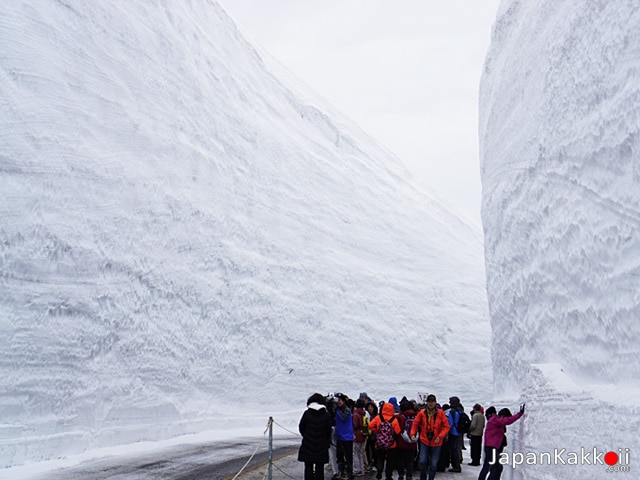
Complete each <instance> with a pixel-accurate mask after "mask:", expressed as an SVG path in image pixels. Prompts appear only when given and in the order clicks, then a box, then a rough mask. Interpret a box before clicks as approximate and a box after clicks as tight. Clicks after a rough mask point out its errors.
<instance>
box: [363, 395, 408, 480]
mask: <svg viewBox="0 0 640 480" xmlns="http://www.w3.org/2000/svg"><path fill="white" fill-rule="evenodd" d="M382 420H384V421H386V422H391V428H392V429H393V434H394V439H393V443H392V444H391V446H390V447H389V448H388V449H386V450H380V449H379V450H377V451H376V463H377V465H376V469H377V473H376V478H377V479H378V480H380V479H381V478H382V471H383V470H384V474H385V480H391V479H392V476H393V470H394V469H395V468H396V463H397V459H396V456H397V455H396V446H397V444H396V440H395V437H396V436H398V435H400V432H401V431H402V430H401V428H400V422H398V419H397V418H396V411H395V408H394V406H393V404H392V403H389V402H387V403H385V404H384V405H382V411H381V412H380V415H376V417H375V418H373V419H372V420H371V421H370V422H369V429H370V430H371V432H372V433H374V434H376V435H377V434H378V432H379V431H380V425H381V424H382Z"/></svg>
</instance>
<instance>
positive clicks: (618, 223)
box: [479, 0, 640, 478]
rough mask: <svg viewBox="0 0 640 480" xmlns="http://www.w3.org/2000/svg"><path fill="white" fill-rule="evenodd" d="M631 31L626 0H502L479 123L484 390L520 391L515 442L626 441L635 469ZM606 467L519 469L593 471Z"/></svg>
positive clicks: (639, 174) (634, 44) (542, 445)
mask: <svg viewBox="0 0 640 480" xmlns="http://www.w3.org/2000/svg"><path fill="white" fill-rule="evenodd" d="M638 45H640V8H638V5H637V3H636V2H628V1H621V0H613V1H610V0H600V1H578V2H576V1H574V0H542V1H536V2H529V1H516V0H504V1H503V2H502V3H501V5H500V9H499V12H498V17H497V20H496V23H495V25H494V30H493V37H492V42H491V47H490V50H489V53H488V56H487V59H486V64H485V69H484V73H483V77H482V81H481V89H480V125H479V135H480V144H481V149H480V150H481V173H482V186H483V202H482V220H483V226H484V231H485V256H486V269H487V291H488V301H489V310H490V318H491V324H492V332H493V333H492V335H493V339H492V360H493V371H494V381H495V392H496V395H497V397H499V398H500V397H502V398H511V399H512V400H513V399H514V397H513V395H514V393H516V396H517V394H522V393H523V392H524V394H523V396H522V399H527V400H528V401H529V402H530V405H531V408H530V413H529V414H528V416H527V417H528V418H526V419H525V421H524V422H523V424H522V425H517V426H514V427H511V428H510V429H511V430H513V436H514V437H515V438H516V440H517V441H516V442H515V444H514V446H515V448H516V449H518V448H521V449H522V448H525V449H526V448H529V449H532V450H535V451H552V452H553V448H555V447H558V448H565V447H566V448H568V449H571V450H570V451H575V450H577V451H579V448H580V446H584V447H586V448H591V447H594V446H597V447H598V448H600V449H601V450H604V451H607V449H608V450H616V449H617V448H627V447H635V448H634V449H632V451H634V456H635V462H636V463H635V466H636V467H635V468H637V464H638V463H637V461H638V458H637V453H638V446H639V442H638V440H637V433H635V432H637V430H638V428H639V425H638V420H637V418H638V415H637V414H638V411H639V407H638V406H639V405H640V401H639V399H640V395H639V394H638V393H639V390H638V381H639V380H640V373H639V371H640V370H639V368H638V367H639V364H638V358H639V354H640V345H639V342H638V339H639V338H640V322H638V319H639V318H640V293H639V292H640V144H639V142H640V136H639V131H638V128H639V127H638V126H639V125H640V75H639V72H640V55H639V52H640V50H639V49H638ZM596 385H599V386H596ZM585 417H587V418H585ZM596 432H597V433H596ZM616 451H617V450H616ZM565 458H566V457H565ZM605 467H606V465H604V466H603V465H597V466H588V465H586V466H582V467H580V468H577V467H574V466H570V467H567V468H566V469H565V470H562V471H561V470H560V469H562V468H563V467H562V466H551V467H548V468H545V467H539V466H528V467H521V468H519V469H517V470H516V472H519V473H518V475H520V474H522V475H525V478H599V477H600V476H601V474H602V473H604V468H605ZM590 468H591V470H590ZM593 469H595V470H593ZM600 469H602V470H600ZM518 478H519V477H518Z"/></svg>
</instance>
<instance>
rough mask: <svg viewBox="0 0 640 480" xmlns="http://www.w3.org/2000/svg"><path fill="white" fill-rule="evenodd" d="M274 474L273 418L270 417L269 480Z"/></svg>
mask: <svg viewBox="0 0 640 480" xmlns="http://www.w3.org/2000/svg"><path fill="white" fill-rule="evenodd" d="M272 474H273V417H269V480H272Z"/></svg>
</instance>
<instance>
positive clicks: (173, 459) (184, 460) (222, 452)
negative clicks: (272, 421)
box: [34, 442, 298, 480]
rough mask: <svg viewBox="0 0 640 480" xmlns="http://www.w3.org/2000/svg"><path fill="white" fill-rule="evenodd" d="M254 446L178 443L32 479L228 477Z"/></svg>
mask: <svg viewBox="0 0 640 480" xmlns="http://www.w3.org/2000/svg"><path fill="white" fill-rule="evenodd" d="M297 448H298V446H297V444H294V443H293V442H289V444H288V445H285V446H278V447H274V453H273V455H274V459H277V458H282V457H285V456H288V455H291V454H293V453H294V452H296V451H297ZM254 449H255V445H253V446H251V445H246V444H242V443H219V442H218V443H215V444H207V445H189V446H181V447H176V448H172V449H168V450H165V451H162V452H157V453H154V454H148V455H145V456H140V457H135V458H127V459H126V460H123V459H122V458H120V457H111V458H104V459H100V460H96V461H94V462H87V463H83V464H80V465H77V466H75V467H72V468H65V469H60V470H55V471H53V472H49V473H47V474H44V475H40V476H38V477H36V478H34V480H152V479H153V480H165V479H166V480H231V479H232V478H233V477H234V476H235V475H236V474H237V473H238V472H239V471H240V469H241V468H242V467H243V465H244V464H245V463H246V462H247V460H248V459H249V457H251V454H252V453H253V451H254ZM268 456H269V453H268V451H267V449H266V447H265V448H262V449H260V451H258V452H257V453H256V454H255V456H254V457H253V458H252V460H251V462H250V463H249V464H248V465H247V467H246V468H245V471H251V470H255V469H257V468H259V467H261V466H264V465H265V464H266V463H267V462H268V458H269V457H268ZM240 478H242V477H240Z"/></svg>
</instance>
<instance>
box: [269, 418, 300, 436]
mask: <svg viewBox="0 0 640 480" xmlns="http://www.w3.org/2000/svg"><path fill="white" fill-rule="evenodd" d="M273 423H275V424H276V425H277V426H279V427H280V428H281V429H283V430H285V431H287V432H289V433H291V434H293V435H295V436H296V437H301V436H302V435H300V433H298V432H292V431H291V430H289V429H288V428H285V427H283V426H282V425H280V424H279V423H278V422H276V421H275V420H274V421H273Z"/></svg>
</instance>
